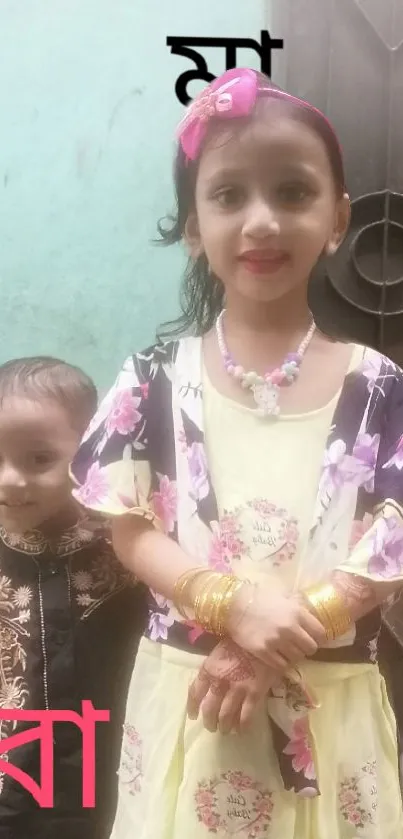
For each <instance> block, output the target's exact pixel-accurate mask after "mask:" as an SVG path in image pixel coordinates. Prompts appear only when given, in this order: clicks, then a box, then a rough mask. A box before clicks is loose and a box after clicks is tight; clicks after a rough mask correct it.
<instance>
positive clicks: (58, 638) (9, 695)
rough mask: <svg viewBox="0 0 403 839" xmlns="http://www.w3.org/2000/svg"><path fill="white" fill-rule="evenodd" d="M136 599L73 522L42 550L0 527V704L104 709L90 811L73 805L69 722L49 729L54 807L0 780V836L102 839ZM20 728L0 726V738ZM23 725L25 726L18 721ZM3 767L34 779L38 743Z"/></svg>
mask: <svg viewBox="0 0 403 839" xmlns="http://www.w3.org/2000/svg"><path fill="white" fill-rule="evenodd" d="M144 605H145V604H144V595H143V592H142V589H141V587H138V588H137V587H136V586H135V585H134V583H133V578H132V577H130V576H129V575H128V574H127V573H125V572H124V570H123V569H122V567H121V565H120V563H118V562H117V560H116V558H115V557H114V555H113V552H112V549H111V546H110V543H109V542H108V540H107V539H106V538H105V536H104V534H103V533H101V532H100V528H99V525H98V526H97V530H96V531H94V529H93V525H92V526H91V528H90V527H89V526H88V527H87V525H86V523H85V522H84V521H83V522H82V523H81V524H80V525H79V526H76V527H73V528H71V529H69V530H68V531H66V532H65V533H64V534H62V535H61V537H60V538H59V539H58V540H57V541H56V542H54V541H53V542H52V543H49V542H48V541H47V540H46V539H45V538H44V537H43V536H42V535H41V534H40V533H39V532H36V533H32V534H29V535H26V536H24V537H20V536H15V535H12V534H9V533H6V532H5V531H4V530H3V529H1V528H0V651H1V655H0V707H1V708H20V709H25V710H29V709H33V710H43V709H60V710H74V711H77V712H79V713H81V703H82V700H83V699H89V700H91V701H92V702H93V704H94V706H95V707H96V708H101V709H106V710H109V711H110V714H111V717H110V720H111V721H110V723H98V724H97V726H96V749H97V779H96V808H95V810H94V809H86V810H84V809H83V808H82V739H81V735H80V732H79V730H78V729H77V728H76V727H75V726H74V725H72V724H71V723H58V724H56V725H55V727H54V765H55V791H54V793H55V794H54V808H53V809H48V810H45V809H39V807H38V805H37V804H36V802H35V800H34V799H33V797H32V796H31V795H30V794H29V793H28V792H26V791H25V790H24V789H23V788H22V787H21V786H20V785H19V784H18V783H17V782H15V781H14V780H13V779H11V778H10V777H9V776H8V775H7V774H6V773H0V839H28V837H31V836H38V837H39V836H40V837H41V839H55V837H57V839H71V837H75V839H102V837H104V836H107V835H108V833H109V824H110V822H111V820H113V816H114V809H115V807H116V795H117V789H116V784H115V773H116V769H117V766H118V760H119V752H120V744H121V732H122V725H123V720H124V701H125V694H126V692H127V688H128V683H129V679H130V673H131V670H132V666H133V662H134V658H135V654H136V645H137V643H138V640H139V637H140V634H141V632H142V631H143V628H144V623H145V609H144ZM23 725H24V724H23V723H12V722H9V721H7V720H0V737H1V739H4V738H5V737H7V736H10V735H11V734H16V733H18V731H19V730H21V727H22V726H23ZM27 725H28V727H29V728H32V727H33V726H34V725H35V723H28V724H27ZM7 759H8V761H9V762H10V763H13V764H14V765H16V766H18V767H19V768H21V769H23V770H24V771H25V772H27V773H28V774H29V775H30V776H31V777H32V778H33V779H34V780H35V781H36V782H37V783H39V781H40V773H39V769H40V762H39V742H38V741H34V742H32V743H28V744H26V745H22V746H19V747H18V748H17V749H15V750H13V751H12V752H11V751H10V753H9V754H8V755H7Z"/></svg>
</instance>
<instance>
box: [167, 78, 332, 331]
mask: <svg viewBox="0 0 403 839" xmlns="http://www.w3.org/2000/svg"><path fill="white" fill-rule="evenodd" d="M256 76H257V80H258V100H257V104H259V103H260V102H261V101H262V99H263V98H264V97H270V91H269V90H268V88H270V90H272V91H278V92H279V93H280V96H279V97H278V98H280V100H282V101H283V102H286V103H287V106H288V108H289V110H290V115H291V116H292V117H293V118H294V119H297V120H299V121H300V122H302V123H304V124H305V125H307V126H308V127H309V128H312V129H313V130H314V131H315V132H316V133H317V134H318V135H319V136H320V137H321V139H322V141H323V142H324V144H325V146H326V150H327V153H328V157H329V162H330V165H331V169H332V173H333V178H334V183H335V187H336V191H337V195H338V196H339V197H341V196H342V195H343V194H344V192H345V191H346V187H345V177H344V165H343V158H342V154H341V150H340V146H339V143H338V140H337V137H336V135H335V133H334V131H333V129H332V127H331V125H330V123H329V122H328V121H327V119H326V118H325V117H324V116H323V114H321V113H320V111H318V110H316V109H315V108H313V107H312V106H310V105H309V103H307V102H302V101H299V100H297V99H293V98H291V97H290V99H289V100H287V99H286V98H285V97H284V99H282V97H281V93H282V92H283V91H282V89H281V88H280V87H278V86H277V85H275V84H273V82H272V81H271V79H269V78H268V77H267V76H265V75H264V74H263V73H258V72H256ZM276 98H277V97H276ZM255 110H256V109H255ZM222 125H223V123H222V120H219V119H217V118H214V117H213V118H211V119H210V120H209V126H208V135H207V136H208V137H211V134H212V133H213V132H214V130H216V129H217V127H219V128H222ZM226 125H228V123H226ZM198 165H199V159H198V160H195V161H190V160H187V158H186V156H185V154H184V152H183V150H182V147H181V145H180V143H179V144H178V150H177V153H176V158H175V162H174V186H175V198H176V212H175V213H174V214H173V215H169V216H167V217H166V218H164V219H162V220H160V221H159V223H158V233H159V235H160V238H159V239H158V240H157V241H158V242H159V243H160V244H163V245H173V244H176V243H177V242H180V241H181V240H182V239H183V236H184V233H185V225H186V221H187V219H188V216H189V213H191V212H192V210H194V203H195V188H196V179H197V172H198ZM167 223H168V224H167ZM223 303H224V286H223V284H222V282H221V280H219V279H218V277H216V276H215V275H214V274H212V273H211V271H210V268H209V265H208V262H207V259H206V257H205V255H204V254H202V255H200V256H199V257H198V258H197V259H192V258H191V257H190V258H189V259H188V263H187V266H186V269H185V272H184V276H183V280H182V285H181V289H180V308H181V311H182V314H181V316H180V317H179V318H178V319H177V320H174V321H170V322H168V323H165V324H164V325H163V328H162V329H161V330H160V332H159V337H160V338H162V337H168V336H171V337H172V336H177V335H181V334H184V333H187V332H195V334H196V335H203V334H204V333H205V332H207V331H208V330H209V329H211V327H212V325H213V324H214V321H215V320H216V318H217V316H218V315H219V313H220V311H221V309H222V307H223Z"/></svg>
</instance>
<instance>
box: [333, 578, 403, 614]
mask: <svg viewBox="0 0 403 839" xmlns="http://www.w3.org/2000/svg"><path fill="white" fill-rule="evenodd" d="M332 583H333V585H334V588H335V589H336V591H337V593H338V594H339V595H340V597H342V598H343V600H344V602H345V605H346V607H347V609H348V611H349V613H350V615H351V618H352V620H353V621H357V620H359V619H360V618H363V617H364V616H365V615H367V614H369V612H372V610H373V609H375V608H376V607H377V606H379V605H380V604H381V603H383V602H384V601H385V600H387V598H388V597H390V595H391V594H392V593H394V592H396V591H398V590H399V588H400V587H401V585H402V584H401V582H398V583H397V582H396V581H390V582H389V583H388V582H387V581H385V582H381V581H380V582H376V581H372V580H367V579H365V578H364V577H359V576H357V575H356V574H349V573H347V572H345V571H334V573H333V575H332Z"/></svg>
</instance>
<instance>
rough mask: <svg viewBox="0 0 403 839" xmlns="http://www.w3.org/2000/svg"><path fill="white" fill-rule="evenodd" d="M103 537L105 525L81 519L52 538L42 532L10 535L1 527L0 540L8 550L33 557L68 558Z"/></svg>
mask: <svg viewBox="0 0 403 839" xmlns="http://www.w3.org/2000/svg"><path fill="white" fill-rule="evenodd" d="M101 536H103V537H105V536H106V529H105V525H103V524H102V523H100V522H99V521H94V519H91V518H89V517H88V518H83V519H80V520H79V521H78V522H77V523H76V524H74V525H73V526H72V527H69V528H68V529H67V530H64V531H63V532H62V533H60V534H59V535H58V536H57V537H52V538H49V537H47V536H45V535H44V534H43V533H42V532H41V531H40V530H31V531H28V532H27V533H24V534H20V533H9V532H8V531H7V530H5V529H4V527H0V540H1V541H2V542H3V544H4V545H6V547H7V548H11V549H12V550H15V551H18V552H19V553H25V554H30V555H31V556H39V555H40V554H43V553H45V552H46V551H50V552H51V553H52V554H53V555H54V556H59V557H64V556H68V555H69V554H72V553H76V551H80V550H81V549H82V548H83V547H85V546H86V545H89V544H91V542H95V541H97V540H98V539H99V538H100V537H101Z"/></svg>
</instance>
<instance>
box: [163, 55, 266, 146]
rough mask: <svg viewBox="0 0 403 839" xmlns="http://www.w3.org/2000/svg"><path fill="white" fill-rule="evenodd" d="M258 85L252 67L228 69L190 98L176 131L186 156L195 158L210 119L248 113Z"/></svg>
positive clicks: (240, 115)
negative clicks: (197, 94)
mask: <svg viewBox="0 0 403 839" xmlns="http://www.w3.org/2000/svg"><path fill="white" fill-rule="evenodd" d="M257 89H258V84H257V77H256V74H255V73H254V72H253V70H247V69H245V70H238V69H234V70H228V71H227V72H226V73H224V74H223V75H222V76H220V77H219V78H218V79H215V81H214V82H212V83H211V84H210V85H209V86H208V87H207V88H206V89H205V90H203V91H202V92H201V93H200V94H199V96H197V97H196V98H195V99H194V100H193V102H192V103H191V104H190V105H189V107H188V110H187V112H186V114H185V116H184V118H183V119H182V120H181V122H180V123H179V126H178V131H177V136H178V139H179V142H180V144H181V146H182V149H183V151H184V152H185V155H186V157H187V158H188V160H196V158H197V156H198V154H199V150H200V146H201V143H202V142H203V139H204V137H205V136H206V132H207V126H208V122H209V120H210V119H211V118H212V117H218V118H219V119H233V118H234V117H244V116H247V115H248V114H250V113H251V111H252V110H253V107H254V104H255V102H256V97H257Z"/></svg>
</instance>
